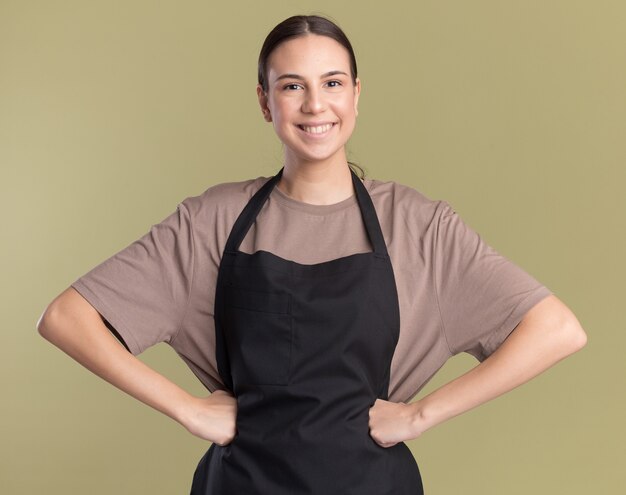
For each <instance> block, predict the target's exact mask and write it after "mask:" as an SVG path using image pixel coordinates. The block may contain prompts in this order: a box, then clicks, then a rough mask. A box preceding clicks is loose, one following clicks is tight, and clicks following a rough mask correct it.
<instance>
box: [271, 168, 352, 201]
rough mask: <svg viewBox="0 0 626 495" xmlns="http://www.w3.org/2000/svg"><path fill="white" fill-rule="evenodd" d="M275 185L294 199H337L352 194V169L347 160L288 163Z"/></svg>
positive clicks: (341, 199) (340, 199)
mask: <svg viewBox="0 0 626 495" xmlns="http://www.w3.org/2000/svg"><path fill="white" fill-rule="evenodd" d="M276 187H278V188H279V189H280V190H281V191H282V192H283V193H285V194H286V195H287V196H289V197H290V198H293V199H295V200H296V201H301V202H303V203H309V204H313V205H330V204H335V203H339V202H340V201H343V200H344V199H347V198H349V197H350V196H352V195H353V194H354V185H353V184H352V172H351V171H350V167H349V166H348V163H347V162H344V163H335V164H322V163H319V162H318V163H311V164H310V165H306V164H300V165H290V164H288V163H287V164H285V167H284V169H283V174H282V176H281V178H280V181H279V182H278V183H277V184H276Z"/></svg>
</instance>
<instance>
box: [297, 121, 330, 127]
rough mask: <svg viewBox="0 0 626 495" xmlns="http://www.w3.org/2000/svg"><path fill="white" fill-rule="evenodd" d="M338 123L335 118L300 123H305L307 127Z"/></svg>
mask: <svg viewBox="0 0 626 495" xmlns="http://www.w3.org/2000/svg"><path fill="white" fill-rule="evenodd" d="M326 124H336V122H335V121H334V120H323V121H322V120H320V121H317V122H300V123H299V124H298V125H305V126H307V127H317V126H318V125H326Z"/></svg>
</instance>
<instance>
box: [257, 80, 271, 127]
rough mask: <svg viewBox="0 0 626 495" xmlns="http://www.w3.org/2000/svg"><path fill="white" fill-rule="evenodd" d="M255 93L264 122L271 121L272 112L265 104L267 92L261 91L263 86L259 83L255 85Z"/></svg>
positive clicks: (266, 102)
mask: <svg viewBox="0 0 626 495" xmlns="http://www.w3.org/2000/svg"><path fill="white" fill-rule="evenodd" d="M256 94H257V98H258V99H259V105H260V106H261V111H262V112H263V118H264V119H265V121H266V122H271V121H272V114H271V112H270V109H269V107H268V105H267V104H268V98H267V93H266V92H265V91H263V87H262V86H261V85H260V84H257V85H256Z"/></svg>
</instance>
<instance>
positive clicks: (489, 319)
mask: <svg viewBox="0 0 626 495" xmlns="http://www.w3.org/2000/svg"><path fill="white" fill-rule="evenodd" d="M439 206H440V215H439V217H438V224H437V233H436V241H435V253H434V256H433V260H434V262H433V263H434V272H435V285H436V292H437V299H438V304H439V312H440V316H441V321H442V329H443V332H444V335H445V338H446V341H447V343H448V347H449V349H450V352H451V353H452V355H456V354H458V353H461V352H467V353H468V354H471V355H472V356H474V357H476V359H478V360H479V361H481V362H482V361H484V360H485V359H486V358H487V357H488V356H489V355H490V354H492V353H493V352H494V351H495V350H496V349H497V348H498V347H499V346H500V345H501V344H502V342H503V341H504V340H505V339H506V337H507V336H508V335H509V334H510V333H511V332H512V331H513V330H514V329H515V327H516V326H517V325H518V323H519V322H520V321H521V320H522V318H523V317H524V315H525V314H526V312H527V311H528V310H529V309H530V308H532V307H533V306H534V305H535V304H536V303H538V302H539V301H540V300H542V299H543V298H545V297H546V296H548V295H550V294H552V292H551V291H550V290H549V289H548V288H547V287H545V286H544V285H542V284H541V283H540V282H539V281H538V280H536V279H535V278H534V277H533V276H531V275H530V274H529V273H527V272H526V271H524V270H523V269H522V268H520V267H519V266H517V265H516V264H514V263H513V262H512V261H510V260H509V259H507V258H506V257H504V256H502V255H501V254H499V253H498V252H497V251H496V250H495V249H493V248H492V247H491V246H489V245H488V244H487V243H485V242H484V240H483V239H482V238H481V236H480V235H479V234H478V233H477V232H475V231H474V230H473V229H472V228H471V227H469V226H468V225H467V224H466V223H465V222H464V221H463V220H462V219H461V218H460V217H459V215H458V214H457V213H456V212H455V211H454V210H453V208H452V207H451V206H450V204H449V203H447V202H446V201H441V202H440V205H439Z"/></svg>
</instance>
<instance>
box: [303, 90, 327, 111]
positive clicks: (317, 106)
mask: <svg viewBox="0 0 626 495" xmlns="http://www.w3.org/2000/svg"><path fill="white" fill-rule="evenodd" d="M324 106H325V102H324V96H323V94H322V93H321V91H320V90H319V89H317V88H311V89H308V90H307V92H306V94H305V97H304V102H303V103H302V111H303V112H310V113H319V112H322V111H324Z"/></svg>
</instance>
